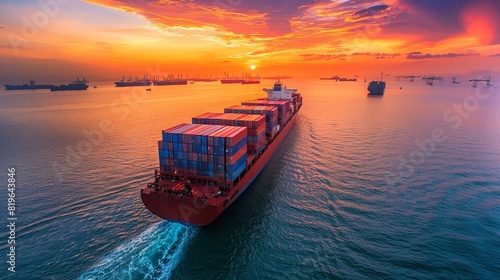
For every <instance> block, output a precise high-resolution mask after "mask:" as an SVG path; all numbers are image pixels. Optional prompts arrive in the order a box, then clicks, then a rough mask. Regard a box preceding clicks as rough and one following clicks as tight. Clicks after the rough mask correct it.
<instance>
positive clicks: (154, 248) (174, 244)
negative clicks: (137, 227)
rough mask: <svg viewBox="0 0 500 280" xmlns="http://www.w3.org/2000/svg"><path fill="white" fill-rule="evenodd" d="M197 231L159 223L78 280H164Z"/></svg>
mask: <svg viewBox="0 0 500 280" xmlns="http://www.w3.org/2000/svg"><path fill="white" fill-rule="evenodd" d="M196 232H197V228H195V227H188V226H184V225H180V224H175V223H170V222H159V223H156V224H154V225H153V226H152V227H150V228H149V229H147V230H146V231H144V232H143V233H141V234H140V235H139V236H137V237H134V238H133V239H131V240H129V241H127V242H125V243H123V244H122V245H120V246H119V247H118V248H116V249H115V250H114V251H113V252H111V253H109V254H107V255H106V256H104V257H103V258H102V259H101V260H99V261H98V262H97V263H96V264H95V265H94V266H92V268H90V269H89V270H88V271H86V272H84V273H83V274H82V275H80V277H79V278H78V279H81V280H83V279H85V280H88V279H95V280H97V279H168V278H169V277H170V276H171V274H172V271H173V270H174V268H175V267H176V266H177V264H178V262H179V258H180V255H181V254H182V251H183V248H184V247H185V246H186V245H187V244H188V241H189V240H190V239H191V237H193V236H194V234H195V233H196Z"/></svg>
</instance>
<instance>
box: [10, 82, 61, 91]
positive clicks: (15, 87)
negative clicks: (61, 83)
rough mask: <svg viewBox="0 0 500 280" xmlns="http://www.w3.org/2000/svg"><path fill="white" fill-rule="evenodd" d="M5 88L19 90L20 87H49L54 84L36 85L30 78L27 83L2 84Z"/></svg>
mask: <svg viewBox="0 0 500 280" xmlns="http://www.w3.org/2000/svg"><path fill="white" fill-rule="evenodd" d="M3 86H4V87H5V90H21V89H50V88H51V87H53V86H54V85H36V84H35V81H33V80H30V81H29V84H22V85H3Z"/></svg>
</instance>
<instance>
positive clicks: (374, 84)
mask: <svg viewBox="0 0 500 280" xmlns="http://www.w3.org/2000/svg"><path fill="white" fill-rule="evenodd" d="M383 76H384V73H383V72H382V74H381V75H380V80H379V81H371V82H370V83H369V84H368V91H369V92H370V93H369V94H371V95H382V94H384V90H385V82H384V81H382V79H383Z"/></svg>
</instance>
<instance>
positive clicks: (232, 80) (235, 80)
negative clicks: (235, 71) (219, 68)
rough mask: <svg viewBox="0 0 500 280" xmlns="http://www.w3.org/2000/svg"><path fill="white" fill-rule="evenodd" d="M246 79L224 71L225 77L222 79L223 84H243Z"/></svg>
mask: <svg viewBox="0 0 500 280" xmlns="http://www.w3.org/2000/svg"><path fill="white" fill-rule="evenodd" d="M243 81H245V79H242V78H240V77H238V76H235V75H233V76H232V77H231V76H229V75H228V74H226V73H224V78H222V79H220V83H221V84H241V83H242V82H243Z"/></svg>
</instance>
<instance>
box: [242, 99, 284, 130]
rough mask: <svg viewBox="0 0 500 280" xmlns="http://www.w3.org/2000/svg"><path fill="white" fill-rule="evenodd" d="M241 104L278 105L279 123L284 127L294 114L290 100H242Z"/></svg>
mask: <svg viewBox="0 0 500 280" xmlns="http://www.w3.org/2000/svg"><path fill="white" fill-rule="evenodd" d="M241 105H252V106H275V107H277V108H278V124H279V125H280V127H283V126H284V125H285V124H286V123H287V122H288V120H289V119H290V117H291V116H292V112H291V111H290V100H249V101H245V102H241Z"/></svg>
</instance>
